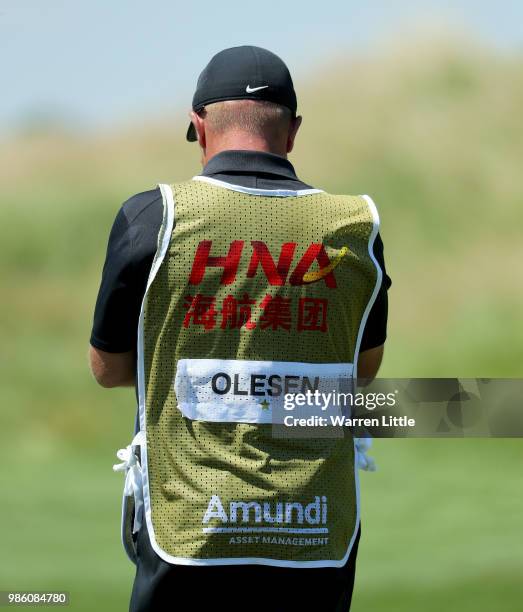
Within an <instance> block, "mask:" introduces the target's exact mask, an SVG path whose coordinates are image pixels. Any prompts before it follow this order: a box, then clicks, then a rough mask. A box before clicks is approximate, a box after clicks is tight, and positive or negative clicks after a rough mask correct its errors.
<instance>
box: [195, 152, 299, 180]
mask: <svg viewBox="0 0 523 612" xmlns="http://www.w3.org/2000/svg"><path fill="white" fill-rule="evenodd" d="M240 172H241V173H243V174H273V175H277V176H282V177H285V178H289V179H294V180H297V176H296V172H295V171H294V167H293V165H292V164H291V162H290V161H289V160H288V159H285V157H281V156H280V155H274V154H273V153H266V152H264V151H243V150H229V151H222V152H221V153H218V154H217V155H215V156H214V157H212V158H211V159H210V160H209V161H208V162H207V164H206V165H205V167H204V169H203V171H202V176H212V175H213V174H228V173H231V174H236V173H240Z"/></svg>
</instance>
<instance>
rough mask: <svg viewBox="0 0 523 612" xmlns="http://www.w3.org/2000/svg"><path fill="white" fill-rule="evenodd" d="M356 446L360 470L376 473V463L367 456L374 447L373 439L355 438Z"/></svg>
mask: <svg viewBox="0 0 523 612" xmlns="http://www.w3.org/2000/svg"><path fill="white" fill-rule="evenodd" d="M354 444H355V445H356V460H357V462H358V467H359V469H360V470H364V471H366V472H375V471H376V462H375V461H374V459H373V458H372V457H369V456H368V455H367V451H368V450H369V448H370V447H371V446H372V439H371V438H354Z"/></svg>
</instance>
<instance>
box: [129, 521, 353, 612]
mask: <svg viewBox="0 0 523 612" xmlns="http://www.w3.org/2000/svg"><path fill="white" fill-rule="evenodd" d="M360 533H361V531H360V530H358V534H357V536H356V540H355V542H354V546H353V548H352V551H351V554H350V557H349V559H348V561H347V563H346V564H345V565H344V566H343V567H340V568H333V567H325V568H310V569H308V568H286V567H272V566H269V565H222V566H216V565H215V566H198V567H196V566H188V565H171V564H170V563H166V562H165V561H163V559H161V558H160V557H159V556H158V555H157V554H156V553H155V552H154V550H153V549H152V547H151V544H150V541H149V536H148V534H147V529H146V527H145V525H142V528H141V530H140V532H139V533H138V540H137V553H138V561H137V567H136V577H135V580H134V585H133V591H132V595H131V604H130V608H129V610H130V612H167V611H169V612H170V611H172V612H178V611H180V612H181V611H185V610H191V611H194V612H199V611H200V610H201V611H202V612H222V611H223V612H240V610H241V611H242V612H245V611H247V612H262V611H263V612H308V611H309V610H310V611H311V612H347V611H348V610H349V608H350V604H351V599H352V590H353V588H354V576H355V571H356V555H357V552H358V543H359V539H360Z"/></svg>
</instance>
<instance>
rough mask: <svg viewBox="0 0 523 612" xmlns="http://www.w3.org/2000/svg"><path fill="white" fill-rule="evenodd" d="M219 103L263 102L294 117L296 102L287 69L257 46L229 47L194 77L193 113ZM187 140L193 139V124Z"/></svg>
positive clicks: (274, 57) (271, 54) (272, 54)
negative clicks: (230, 101) (272, 104)
mask: <svg viewBox="0 0 523 612" xmlns="http://www.w3.org/2000/svg"><path fill="white" fill-rule="evenodd" d="M223 100H266V101H268V102H275V103H276V104H281V105H282V106H286V107H287V108H289V109H290V110H291V112H292V113H293V114H296V108H297V102H296V93H295V91H294V85H293V84H292V78H291V74H290V72H289V69H288V68H287V66H286V65H285V63H284V62H283V60H281V59H280V58H279V57H278V56H277V55H275V54H274V53H271V52H270V51H267V49H262V48H261V47H252V46H248V45H245V46H242V47H231V48H230V49H224V50H223V51H220V52H219V53H217V54H216V55H215V56H214V57H213V58H212V59H211V61H210V62H209V63H208V64H207V66H206V67H205V68H204V70H203V72H202V73H201V74H200V76H199V77H198V83H197V85H196V92H195V94H194V97H193V100H192V108H193V110H194V111H199V110H201V109H202V108H203V107H204V106H205V105H206V104H213V103H214V102H222V101H223ZM187 140H189V141H190V142H194V141H195V140H197V137H196V131H195V129H194V126H193V124H192V123H191V124H190V125H189V129H188V130H187Z"/></svg>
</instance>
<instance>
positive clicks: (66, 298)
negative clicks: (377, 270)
mask: <svg viewBox="0 0 523 612" xmlns="http://www.w3.org/2000/svg"><path fill="white" fill-rule="evenodd" d="M522 68H523V58H522V57H515V56H508V55H502V54H498V53H495V52H493V51H491V50H488V49H484V48H482V47H480V46H475V45H469V44H463V43H460V44H455V43H454V42H452V41H451V40H435V41H419V40H418V41H412V40H408V39H407V40H405V41H404V42H402V43H401V44H396V45H392V46H385V47H384V48H382V49H381V50H378V51H376V52H375V53H374V54H373V55H366V56H362V57H355V58H354V57H353V58H352V59H350V61H349V60H348V59H347V58H344V57H339V58H338V60H337V64H336V61H335V62H334V67H333V68H331V70H332V72H331V73H329V72H328V70H325V71H323V72H319V73H318V74H317V78H316V79H315V80H314V83H315V85H314V88H310V87H307V84H306V83H300V82H298V93H299V94H300V108H301V112H302V113H303V115H304V125H303V128H302V133H301V134H300V138H299V139H298V142H297V147H296V151H295V153H293V155H292V158H291V159H292V161H293V162H294V163H295V166H296V168H297V170H298V173H299V176H300V177H302V178H303V179H304V180H306V181H308V182H310V183H312V184H314V185H316V186H318V187H322V188H325V189H327V190H330V191H333V192H348V193H369V194H370V195H371V196H372V197H373V198H374V200H375V201H376V203H377V205H378V207H379V209H380V213H381V218H382V236H383V240H384V243H385V252H386V260H387V266H388V271H389V274H390V275H391V277H392V279H393V286H392V289H391V291H390V325H389V340H388V343H387V349H386V358H385V362H384V366H383V369H382V374H383V375H384V376H397V377H410V376H462V377H476V376H484V377H520V376H521V375H522V373H523V325H522V321H521V319H522V317H521V313H522V307H523V289H522V287H523V283H522V281H523V275H522V266H521V262H522V260H523V257H522V256H523V243H522V240H521V227H522V222H523V207H522V204H523V186H522V181H521V168H522V159H523V155H522V154H523V123H522V122H521V117H520V115H521V108H523V70H522ZM308 82H309V83H310V82H311V79H308ZM340 88H341V89H342V91H340ZM332 100H337V101H340V100H341V101H343V102H342V103H341V106H339V105H337V104H339V102H338V103H337V104H333V103H332ZM184 128H185V121H184V120H183V119H182V118H180V117H168V116H165V117H159V118H158V117H157V118H155V119H154V120H153V119H151V121H150V123H148V124H147V125H139V126H130V127H129V129H128V130H121V131H119V132H118V133H114V132H113V133H103V134H100V133H97V134H87V135H86V134H83V135H80V134H71V133H67V132H64V131H62V132H61V131H59V130H56V129H40V130H36V131H35V130H33V131H31V132H27V133H21V134H20V135H19V136H18V137H16V138H13V139H10V140H9V141H4V142H2V143H0V189H1V208H0V278H1V283H2V300H1V304H0V315H1V318H0V326H1V328H0V331H1V339H2V342H1V348H0V359H1V363H0V376H1V381H0V383H1V391H0V393H1V439H2V462H1V466H0V486H1V490H2V503H1V504H0V520H1V524H2V526H3V530H2V536H1V539H0V542H1V544H0V589H64V590H68V591H70V594H71V602H72V603H71V608H70V609H73V610H75V611H76V610H78V611H90V610H93V609H97V610H99V611H100V612H101V611H105V610H108V611H109V610H110V611H113V610H125V609H126V607H127V602H128V597H129V593H130V588H131V582H132V575H133V566H132V565H131V564H130V563H129V562H128V560H127V558H126V556H125V554H124V552H123V549H122V548H121V545H120V540H119V515H120V499H121V488H122V484H123V483H122V477H121V474H114V473H113V472H112V470H111V466H112V464H113V463H114V462H115V461H116V459H115V457H114V451H115V450H116V449H117V448H120V447H122V446H124V445H126V444H127V443H128V442H129V440H130V435H131V430H132V427H133V419H134V411H135V402H134V397H133V394H132V391H130V390H111V391H106V390H103V389H100V388H98V387H97V386H96V384H95V383H94V382H93V380H92V379H91V377H90V374H89V372H88V369H87V360H86V353H87V342H88V338H89V332H90V326H91V320H92V311H93V306H94V300H95V297H96V292H97V288H98V283H99V278H100V272H101V266H102V264H103V258H104V252H105V247H106V242H107V236H108V232H109V229H110V226H111V223H112V220H113V218H114V216H115V214H116V212H117V209H118V207H119V205H120V204H121V202H122V201H124V200H125V199H126V198H127V197H129V196H130V195H132V194H133V193H135V192H137V191H142V190H145V189H148V188H151V187H152V186H153V185H154V184H156V183H157V182H161V181H174V180H178V179H184V178H187V177H190V176H192V175H193V174H196V173H197V172H198V171H199V165H198V153H197V151H196V148H195V147H194V146H190V145H189V144H187V143H185V142H184V141H183V132H184ZM373 455H374V456H375V458H376V460H377V463H378V466H379V471H378V472H377V473H375V474H362V476H361V480H362V505H363V537H362V541H361V548H360V555H359V559H358V573H357V585H356V590H355V596H354V604H353V610H355V612H360V611H366V612H368V611H369V610H370V611H376V612H378V611H380V610H387V611H398V612H410V611H416V612H417V611H418V610H425V611H427V612H432V611H434V612H439V611H441V610H445V611H446V612H454V611H456V612H466V611H468V610H471V611H472V610H474V611H475V612H480V611H491V610H499V611H503V612H508V611H516V610H521V609H522V601H523V583H522V576H523V550H522V549H523V529H522V527H523V522H522V513H523V486H522V485H523V478H522V475H521V474H522V470H521V466H522V458H523V457H522V455H523V444H522V443H521V441H520V440H378V441H376V442H375V446H374V450H373Z"/></svg>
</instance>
